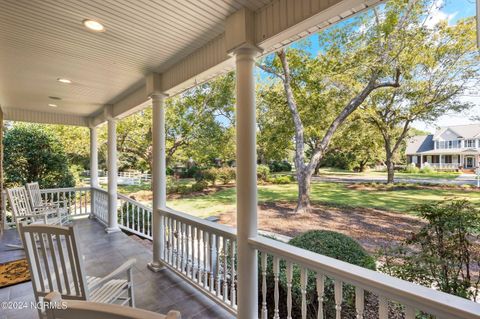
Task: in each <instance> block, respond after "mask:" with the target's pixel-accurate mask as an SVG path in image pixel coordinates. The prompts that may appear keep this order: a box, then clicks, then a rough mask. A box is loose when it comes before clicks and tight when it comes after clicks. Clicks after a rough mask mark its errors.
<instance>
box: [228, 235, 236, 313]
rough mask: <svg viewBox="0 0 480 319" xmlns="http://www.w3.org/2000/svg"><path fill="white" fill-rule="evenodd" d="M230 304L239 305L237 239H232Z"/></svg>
mask: <svg viewBox="0 0 480 319" xmlns="http://www.w3.org/2000/svg"><path fill="white" fill-rule="evenodd" d="M230 246H231V247H230V250H231V256H230V263H231V264H232V265H231V266H230V276H231V277H230V281H231V282H230V305H231V306H232V307H235V306H236V305H237V291H236V289H235V241H234V240H233V239H230Z"/></svg>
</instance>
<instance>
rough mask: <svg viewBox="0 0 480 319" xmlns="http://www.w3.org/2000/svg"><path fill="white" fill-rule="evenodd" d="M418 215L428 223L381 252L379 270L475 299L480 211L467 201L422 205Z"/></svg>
mask: <svg viewBox="0 0 480 319" xmlns="http://www.w3.org/2000/svg"><path fill="white" fill-rule="evenodd" d="M417 212H418V214H419V215H420V216H421V217H422V218H424V219H425V220H426V221H427V224H426V225H425V226H423V227H422V228H421V229H420V230H419V231H417V232H416V233H414V234H412V235H411V236H410V238H407V239H406V240H405V241H404V242H403V243H401V244H400V245H399V246H398V247H394V248H391V249H389V250H386V251H384V255H385V256H384V257H385V263H384V265H383V266H382V268H381V271H383V272H385V273H387V274H390V275H392V276H396V277H399V278H401V279H404V280H408V281H413V282H416V283H418V284H422V285H425V286H427V287H432V286H435V287H438V289H440V290H441V291H443V292H446V293H449V294H453V295H456V296H460V297H463V298H468V299H471V300H475V299H476V298H478V297H479V295H480V282H479V281H478V280H477V278H478V277H479V275H480V273H479V270H478V269H479V267H480V252H479V251H478V248H477V247H476V242H478V240H480V235H479V231H480V212H479V211H478V210H477V209H476V207H474V206H473V205H472V204H471V203H469V202H468V201H466V200H446V201H442V202H434V203H429V204H424V205H420V206H418V207H417ZM412 252H413V253H412Z"/></svg>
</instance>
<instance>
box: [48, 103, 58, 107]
mask: <svg viewBox="0 0 480 319" xmlns="http://www.w3.org/2000/svg"><path fill="white" fill-rule="evenodd" d="M48 106H50V107H57V106H58V105H57V104H52V103H50V104H48Z"/></svg>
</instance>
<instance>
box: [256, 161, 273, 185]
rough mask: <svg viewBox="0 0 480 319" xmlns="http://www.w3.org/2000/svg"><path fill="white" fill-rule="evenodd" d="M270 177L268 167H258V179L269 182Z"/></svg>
mask: <svg viewBox="0 0 480 319" xmlns="http://www.w3.org/2000/svg"><path fill="white" fill-rule="evenodd" d="M269 176H270V168H269V167H268V166H267V165H257V178H258V179H259V180H260V181H263V182H267V181H268V177H269Z"/></svg>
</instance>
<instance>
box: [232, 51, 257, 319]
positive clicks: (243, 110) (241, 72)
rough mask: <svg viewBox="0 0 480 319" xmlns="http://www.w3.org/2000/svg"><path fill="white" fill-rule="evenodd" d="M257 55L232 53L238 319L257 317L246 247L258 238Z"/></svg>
mask: <svg viewBox="0 0 480 319" xmlns="http://www.w3.org/2000/svg"><path fill="white" fill-rule="evenodd" d="M256 53H257V51H256V50H254V49H250V48H241V49H238V50H236V51H235V61H236V72H237V73H236V78H237V107H236V139H237V141H236V142H237V243H238V260H237V265H238V269H237V271H238V273H237V275H238V281H237V282H238V315H237V318H239V319H251V318H257V317H258V305H257V303H258V282H257V280H258V273H257V272H258V269H257V251H256V250H255V249H253V248H252V247H251V246H250V245H249V244H248V239H249V238H250V237H255V236H257V156H256V108H255V78H254V74H253V71H254V66H255V59H254V58H255V55H256Z"/></svg>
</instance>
